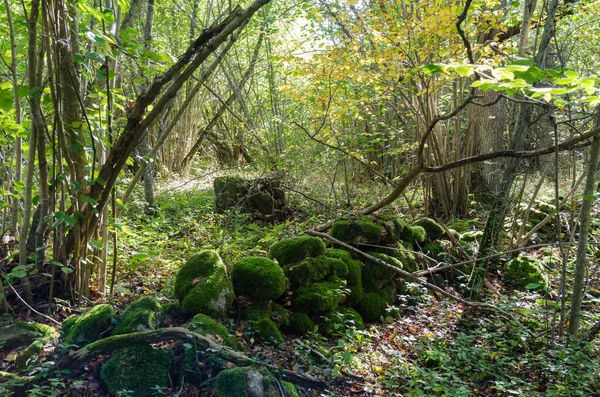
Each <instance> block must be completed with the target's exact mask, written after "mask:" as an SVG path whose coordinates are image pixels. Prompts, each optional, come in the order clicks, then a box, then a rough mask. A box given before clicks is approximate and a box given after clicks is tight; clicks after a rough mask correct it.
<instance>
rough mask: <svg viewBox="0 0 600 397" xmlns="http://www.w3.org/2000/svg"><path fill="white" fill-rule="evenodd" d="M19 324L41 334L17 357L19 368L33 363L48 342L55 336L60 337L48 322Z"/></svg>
mask: <svg viewBox="0 0 600 397" xmlns="http://www.w3.org/2000/svg"><path fill="white" fill-rule="evenodd" d="M17 324H18V325H19V326H21V327H24V328H27V329H29V330H31V331H33V332H35V333H37V334H39V336H40V337H39V338H38V339H36V340H34V341H33V342H32V343H31V344H30V345H29V346H27V348H25V350H23V351H21V352H19V353H18V355H17V357H16V359H15V364H16V365H17V368H19V369H24V368H25V367H26V366H27V365H28V364H30V363H31V362H30V361H31V360H32V359H33V358H34V356H36V355H38V354H39V353H41V352H42V350H43V348H44V346H45V345H46V343H48V342H50V341H51V340H52V339H54V338H58V336H59V334H58V332H56V331H55V330H54V328H52V327H50V326H48V325H46V324H40V323H26V322H18V323H17Z"/></svg>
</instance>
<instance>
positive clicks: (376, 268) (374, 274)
mask: <svg viewBox="0 0 600 397" xmlns="http://www.w3.org/2000/svg"><path fill="white" fill-rule="evenodd" d="M371 256H373V257H375V258H377V259H380V260H382V261H384V262H385V263H388V264H390V265H392V266H395V267H397V268H398V269H402V268H403V265H402V262H400V261H399V260H398V259H397V258H394V257H392V256H389V255H386V254H381V253H371ZM397 274H398V273H396V272H395V271H394V270H392V269H390V268H387V267H385V266H382V265H380V264H378V263H373V262H371V261H365V266H364V267H363V269H362V282H363V288H364V290H365V291H369V292H374V291H378V290H380V289H381V288H383V287H384V286H385V285H387V284H389V283H390V282H391V281H392V280H393V279H394V278H395V277H396V275H397Z"/></svg>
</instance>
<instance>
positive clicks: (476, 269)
mask: <svg viewBox="0 0 600 397" xmlns="http://www.w3.org/2000/svg"><path fill="white" fill-rule="evenodd" d="M558 3H559V1H558V0H551V2H550V4H549V7H548V15H547V17H546V26H545V27H544V33H543V34H542V40H541V42H540V45H539V49H538V53H537V54H536V57H535V63H536V65H538V67H540V68H541V67H543V65H544V63H545V59H546V51H547V50H548V48H549V45H550V39H551V38H552V34H553V33H554V22H555V16H556V11H557V9H558ZM532 112H533V105H532V104H530V103H524V104H522V105H521V111H520V114H519V119H518V121H517V126H516V128H515V134H514V136H513V140H512V145H511V149H512V150H516V151H520V150H522V149H523V144H524V142H525V135H526V132H527V129H528V127H529V119H530V117H531V113H532ZM518 165H519V159H517V158H511V159H509V160H508V161H507V162H506V169H505V170H504V176H503V178H502V182H501V184H500V188H499V192H498V196H497V197H496V200H495V201H494V204H493V205H492V209H491V210H490V215H489V217H488V220H487V222H486V225H485V228H484V230H483V236H482V237H481V242H480V244H479V252H478V257H479V258H487V257H489V256H490V255H491V254H492V253H493V251H494V249H495V247H496V243H497V241H498V236H499V234H500V231H501V230H502V226H503V223H504V217H505V215H506V210H507V208H508V204H509V194H510V190H511V188H512V185H513V182H514V179H515V175H516V170H517V167H518ZM488 264H489V260H487V259H486V260H482V261H479V262H477V263H476V264H475V266H473V272H472V274H471V279H470V280H469V290H470V291H471V297H473V296H476V295H478V294H479V292H480V291H481V288H482V287H483V282H484V279H485V275H486V273H487V267H488Z"/></svg>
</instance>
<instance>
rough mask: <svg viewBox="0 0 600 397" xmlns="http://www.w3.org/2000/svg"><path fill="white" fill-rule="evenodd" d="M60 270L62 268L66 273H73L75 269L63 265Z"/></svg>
mask: <svg viewBox="0 0 600 397" xmlns="http://www.w3.org/2000/svg"><path fill="white" fill-rule="evenodd" d="M60 270H62V272H63V273H64V274H71V273H73V269H71V268H70V267H67V266H62V267H61V268H60Z"/></svg>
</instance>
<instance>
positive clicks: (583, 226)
mask: <svg viewBox="0 0 600 397" xmlns="http://www.w3.org/2000/svg"><path fill="white" fill-rule="evenodd" d="M599 121H600V119H597V120H596V126H598V125H600V122H599ZM599 154H600V138H599V137H595V138H594V140H593V141H592V149H591V151H590V158H589V162H588V169H587V177H586V181H585V188H584V190H583V204H582V205H581V212H580V213H579V242H578V243H577V259H576V260H575V280H574V283H573V301H572V303H571V314H570V316H569V334H570V335H572V336H577V333H578V332H579V320H580V319H581V303H582V298H583V289H584V280H585V274H586V266H585V264H586V259H587V246H588V240H589V233H590V213H591V210H592V204H593V202H594V199H595V197H596V196H595V193H596V173H597V172H598V157H599Z"/></svg>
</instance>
